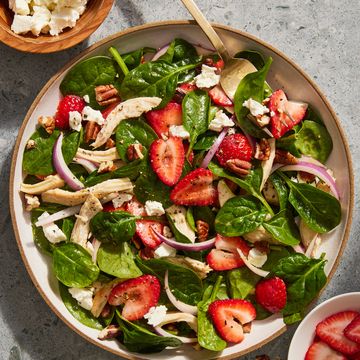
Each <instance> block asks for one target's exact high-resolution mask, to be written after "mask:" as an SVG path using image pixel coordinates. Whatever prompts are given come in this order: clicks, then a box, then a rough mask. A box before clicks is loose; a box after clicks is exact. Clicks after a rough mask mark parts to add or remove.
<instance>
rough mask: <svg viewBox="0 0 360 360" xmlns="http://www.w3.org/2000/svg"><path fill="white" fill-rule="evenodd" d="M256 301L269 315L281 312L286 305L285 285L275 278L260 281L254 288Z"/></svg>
mask: <svg viewBox="0 0 360 360" xmlns="http://www.w3.org/2000/svg"><path fill="white" fill-rule="evenodd" d="M255 296H256V301H257V302H258V303H259V304H260V305H261V306H262V307H264V308H265V309H266V310H268V311H270V312H271V313H277V312H279V311H281V310H282V309H283V308H284V307H285V305H286V298H287V297H286V285H285V283H284V281H283V280H282V279H280V278H279V277H277V276H275V277H273V278H270V279H265V280H262V281H260V282H259V283H258V284H257V285H256V288H255Z"/></svg>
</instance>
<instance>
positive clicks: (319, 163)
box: [300, 156, 326, 168]
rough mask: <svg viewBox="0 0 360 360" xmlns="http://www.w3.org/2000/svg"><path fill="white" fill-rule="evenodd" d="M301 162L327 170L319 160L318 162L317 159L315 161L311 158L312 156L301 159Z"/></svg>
mask: <svg viewBox="0 0 360 360" xmlns="http://www.w3.org/2000/svg"><path fill="white" fill-rule="evenodd" d="M300 161H301V162H307V163H311V164H314V165H317V166H320V167H323V168H326V166H325V165H324V164H322V163H321V162H320V161H318V160H316V159H313V158H312V157H310V156H302V157H301V158H300Z"/></svg>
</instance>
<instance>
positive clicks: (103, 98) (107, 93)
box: [95, 85, 120, 106]
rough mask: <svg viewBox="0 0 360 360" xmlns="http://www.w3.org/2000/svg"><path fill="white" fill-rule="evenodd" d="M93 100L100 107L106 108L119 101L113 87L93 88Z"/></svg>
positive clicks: (101, 86) (100, 86)
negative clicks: (94, 99)
mask: <svg viewBox="0 0 360 360" xmlns="http://www.w3.org/2000/svg"><path fill="white" fill-rule="evenodd" d="M95 98H96V101H97V103H98V104H99V105H101V106H107V105H110V104H113V103H115V102H118V101H120V97H119V93H118V91H117V90H116V89H115V87H114V86H113V85H99V86H97V87H96V88H95Z"/></svg>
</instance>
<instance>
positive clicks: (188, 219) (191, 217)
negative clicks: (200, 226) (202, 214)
mask: <svg viewBox="0 0 360 360" xmlns="http://www.w3.org/2000/svg"><path fill="white" fill-rule="evenodd" d="M186 222H187V223H188V224H189V226H190V228H191V230H193V231H195V232H196V231H197V230H196V225H195V219H194V211H193V208H192V207H188V209H187V210H186Z"/></svg>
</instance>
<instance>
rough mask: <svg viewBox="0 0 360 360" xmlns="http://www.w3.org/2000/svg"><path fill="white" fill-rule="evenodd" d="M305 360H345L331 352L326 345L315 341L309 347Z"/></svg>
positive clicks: (338, 354) (343, 357) (340, 355)
mask: <svg viewBox="0 0 360 360" xmlns="http://www.w3.org/2000/svg"><path fill="white" fill-rule="evenodd" d="M305 360H346V357H345V356H344V355H342V354H340V353H338V352H337V351H335V350H333V349H332V348H331V347H330V346H329V345H327V344H326V343H324V342H322V341H317V342H314V343H313V344H312V345H311V346H310V347H309V350H308V351H307V353H306V355H305Z"/></svg>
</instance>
